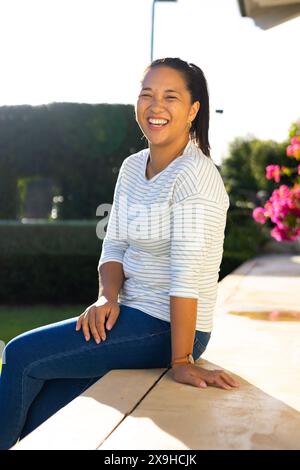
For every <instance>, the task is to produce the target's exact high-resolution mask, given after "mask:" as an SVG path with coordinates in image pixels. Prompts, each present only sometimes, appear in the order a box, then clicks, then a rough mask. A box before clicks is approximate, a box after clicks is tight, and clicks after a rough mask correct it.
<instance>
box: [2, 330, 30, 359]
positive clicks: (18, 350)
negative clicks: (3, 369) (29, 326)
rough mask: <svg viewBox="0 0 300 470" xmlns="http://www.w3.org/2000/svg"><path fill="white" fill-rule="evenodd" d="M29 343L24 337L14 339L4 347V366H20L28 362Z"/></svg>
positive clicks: (19, 336)
mask: <svg viewBox="0 0 300 470" xmlns="http://www.w3.org/2000/svg"><path fill="white" fill-rule="evenodd" d="M28 347H29V345H28V341H27V338H25V337H24V336H22V335H18V336H15V337H14V338H12V339H11V340H10V341H9V342H8V343H7V344H6V345H5V347H4V350H3V354H2V364H9V363H11V364H14V365H16V364H18V363H21V362H22V363H24V361H26V357H27V354H26V353H27V352H28Z"/></svg>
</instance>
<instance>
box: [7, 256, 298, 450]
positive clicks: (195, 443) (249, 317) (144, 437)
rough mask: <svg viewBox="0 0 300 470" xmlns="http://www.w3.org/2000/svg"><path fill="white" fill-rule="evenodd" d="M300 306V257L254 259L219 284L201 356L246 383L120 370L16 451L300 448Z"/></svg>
mask: <svg viewBox="0 0 300 470" xmlns="http://www.w3.org/2000/svg"><path fill="white" fill-rule="evenodd" d="M234 312H235V313H234ZM299 312H300V256H299V255H292V254H279V255H275V254H274V255H273V254H269V255H261V256H258V257H256V258H253V259H251V260H250V261H247V262H246V263H244V264H243V265H242V266H240V267H239V268H238V269H236V270H235V271H234V272H233V273H232V274H230V275H229V276H226V277H225V278H224V279H223V280H222V281H221V282H220V283H219V290H218V301H217V308H216V312H215V325H214V330H213V333H212V336H211V340H210V342H209V345H208V348H207V350H206V351H205V353H204V355H203V356H202V357H201V358H200V359H199V360H198V361H197V363H198V364H199V366H202V367H206V368H209V369H210V368H211V369H215V368H217V369H224V370H226V371H228V372H229V373H230V374H231V375H233V376H234V377H236V378H237V379H238V380H239V381H240V383H241V386H240V387H239V389H233V390H229V391H228V390H224V389H219V388H216V387H211V386H210V387H208V388H207V389H200V388H196V387H194V386H189V385H185V384H180V383H178V382H175V381H174V380H173V379H172V377H171V375H170V371H169V370H166V369H151V370H150V369H149V370H118V371H111V372H109V373H108V374H106V375H105V376H104V377H103V378H102V379H100V380H99V381H98V382H97V383H96V384H94V385H93V386H92V387H90V389H88V390H87V391H86V392H85V393H84V394H82V395H81V396H80V397H78V398H76V399H75V400H73V402H71V403H70V404H68V405H67V406H66V407H65V408H63V409H62V410H60V411H59V412H58V413H56V414H55V415H54V416H53V417H51V418H50V419H49V420H48V421H46V422H45V423H43V424H42V425H41V426H40V427H39V428H38V429H36V430H35V431H34V432H33V433H31V434H30V435H28V436H27V437H26V438H25V439H23V440H22V441H20V442H19V444H17V445H16V446H15V448H19V449H30V448H33V449H99V450H104V449H105V450H107V449H110V450H114V449H152V450H153V449H176V450H178V449H194V450H195V449H300V413H299V411H300V373H299V371H300V340H299V338H300V321H299V320H300V318H299Z"/></svg>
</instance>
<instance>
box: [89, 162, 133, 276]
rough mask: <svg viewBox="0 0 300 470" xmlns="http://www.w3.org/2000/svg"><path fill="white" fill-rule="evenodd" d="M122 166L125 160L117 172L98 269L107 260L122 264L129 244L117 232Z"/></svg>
mask: <svg viewBox="0 0 300 470" xmlns="http://www.w3.org/2000/svg"><path fill="white" fill-rule="evenodd" d="M124 166H125V160H124V161H123V163H122V165H121V168H120V171H119V174H118V179H117V182H116V185H115V190H114V196H113V203H112V208H111V211H110V215H109V220H108V224H107V230H106V234H105V237H104V239H103V242H102V251H101V256H100V259H99V262H98V267H97V269H98V271H99V270H100V266H101V265H102V264H104V263H106V262H107V261H117V262H119V263H122V264H123V258H124V254H125V251H126V250H127V248H128V246H129V244H128V242H127V240H126V239H122V238H121V236H120V234H119V223H120V220H119V219H120V211H119V206H120V188H121V180H122V174H123V172H124Z"/></svg>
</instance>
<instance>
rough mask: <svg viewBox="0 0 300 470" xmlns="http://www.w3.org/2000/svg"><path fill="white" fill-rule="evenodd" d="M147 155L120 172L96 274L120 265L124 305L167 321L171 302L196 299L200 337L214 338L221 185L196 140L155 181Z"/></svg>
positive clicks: (224, 206) (224, 205)
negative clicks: (209, 334) (109, 263)
mask: <svg viewBox="0 0 300 470" xmlns="http://www.w3.org/2000/svg"><path fill="white" fill-rule="evenodd" d="M148 156H149V148H147V149H143V150H141V151H139V152H137V153H134V154H132V155H130V156H128V157H127V158H125V159H124V161H123V163H122V165H121V168H120V171H119V175H118V179H117V182H116V186H115V191H114V199H113V205H112V208H111V212H110V215H109V221H108V225H107V231H106V234H105V237H104V240H103V243H102V252H101V256H100V259H99V263H98V270H99V269H100V266H101V265H102V264H103V263H105V262H107V261H117V262H120V263H122V264H123V271H124V275H125V281H124V284H123V287H122V288H121V290H120V292H119V296H118V302H119V303H120V304H124V305H127V306H131V307H134V308H137V309H140V310H142V311H143V312H145V313H147V314H149V315H152V316H154V317H157V318H160V319H162V320H165V321H169V322H170V295H172V296H178V297H187V298H193V299H198V302H197V319H196V330H201V331H206V332H211V331H212V327H213V312H214V308H215V303H216V298H217V288H218V279H219V271H220V264H221V261H222V256H223V243H224V234H225V226H226V216H227V210H228V208H229V197H228V194H227V192H226V190H225V186H224V183H223V180H222V178H221V175H220V173H219V171H218V169H217V167H216V165H215V164H214V162H213V160H212V159H210V158H208V157H206V155H205V154H204V153H203V152H202V151H201V149H200V148H199V147H198V146H197V145H196V144H195V143H194V142H193V141H192V140H191V139H190V140H189V142H188V144H187V145H186V147H185V149H184V151H183V153H182V155H180V156H179V157H177V158H175V159H174V160H172V161H171V163H169V165H168V166H167V167H166V168H165V169H163V170H162V171H161V172H159V173H157V174H156V175H155V176H154V177H152V178H151V179H150V180H148V179H147V178H146V165H147V161H148ZM182 214H183V218H182ZM182 232H183V233H182Z"/></svg>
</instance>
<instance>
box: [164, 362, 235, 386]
mask: <svg viewBox="0 0 300 470" xmlns="http://www.w3.org/2000/svg"><path fill="white" fill-rule="evenodd" d="M171 370H172V376H173V379H174V380H175V381H176V382H180V383H183V384H188V385H194V386H195V387H200V388H206V387H207V386H208V385H212V386H215V387H220V388H225V389H226V390H231V389H232V388H236V387H239V386H240V383H239V382H238V381H237V380H235V379H234V378H233V377H231V375H229V374H227V372H225V371H224V370H219V369H217V370H208V369H204V368H203V367H199V366H197V365H195V364H174V365H173V367H172V369H171Z"/></svg>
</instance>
